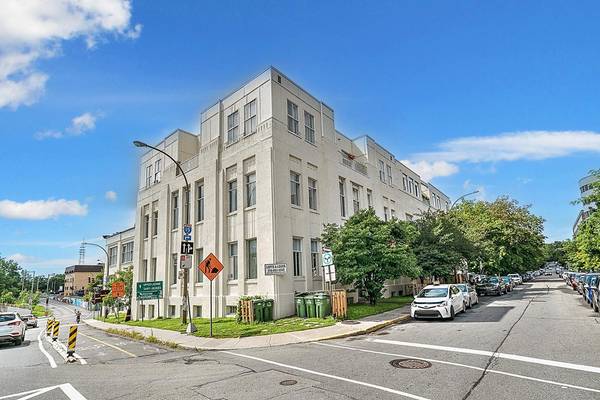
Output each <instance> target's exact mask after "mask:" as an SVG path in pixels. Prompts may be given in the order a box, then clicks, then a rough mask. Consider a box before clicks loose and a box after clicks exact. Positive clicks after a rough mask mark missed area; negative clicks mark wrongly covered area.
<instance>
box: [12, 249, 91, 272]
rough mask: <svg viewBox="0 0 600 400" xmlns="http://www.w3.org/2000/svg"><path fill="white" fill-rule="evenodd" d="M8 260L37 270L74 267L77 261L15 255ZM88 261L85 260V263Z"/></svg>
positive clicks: (73, 259)
mask: <svg viewBox="0 0 600 400" xmlns="http://www.w3.org/2000/svg"><path fill="white" fill-rule="evenodd" d="M6 258H7V259H9V260H13V261H14V262H16V263H17V264H19V265H20V266H22V267H25V268H27V269H37V268H61V269H62V268H64V267H68V266H70V265H75V264H77V263H78V262H79V260H77V259H75V258H41V257H34V256H30V255H26V254H21V253H16V254H13V255H10V256H8V257H6ZM87 261H88V260H86V262H87ZM89 261H91V260H89ZM89 264H96V260H94V261H93V262H89Z"/></svg>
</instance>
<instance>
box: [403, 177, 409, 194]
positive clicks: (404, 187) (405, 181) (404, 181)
mask: <svg viewBox="0 0 600 400" xmlns="http://www.w3.org/2000/svg"><path fill="white" fill-rule="evenodd" d="M407 179H408V177H407V176H406V174H402V189H404V191H406V189H407V188H406V183H407Z"/></svg>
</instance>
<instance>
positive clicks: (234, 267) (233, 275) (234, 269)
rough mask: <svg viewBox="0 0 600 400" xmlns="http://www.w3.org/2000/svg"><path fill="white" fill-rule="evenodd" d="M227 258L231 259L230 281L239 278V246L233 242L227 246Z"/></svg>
mask: <svg viewBox="0 0 600 400" xmlns="http://www.w3.org/2000/svg"><path fill="white" fill-rule="evenodd" d="M227 256H228V257H229V279H230V280H234V281H235V280H237V278H238V244H237V242H232V243H229V244H228V245H227Z"/></svg>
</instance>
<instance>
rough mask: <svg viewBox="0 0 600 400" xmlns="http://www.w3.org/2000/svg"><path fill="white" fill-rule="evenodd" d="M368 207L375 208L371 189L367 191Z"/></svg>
mask: <svg viewBox="0 0 600 400" xmlns="http://www.w3.org/2000/svg"><path fill="white" fill-rule="evenodd" d="M367 206H368V207H369V208H373V192H372V191H371V189H367Z"/></svg>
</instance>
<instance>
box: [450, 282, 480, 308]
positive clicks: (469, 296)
mask: <svg viewBox="0 0 600 400" xmlns="http://www.w3.org/2000/svg"><path fill="white" fill-rule="evenodd" d="M456 286H457V287H458V288H459V289H460V292H461V293H462V295H463V302H464V303H465V307H466V308H471V307H473V306H474V305H475V304H477V303H479V296H477V291H476V290H475V288H474V287H473V286H471V285H469V284H468V283H458V284H456Z"/></svg>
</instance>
